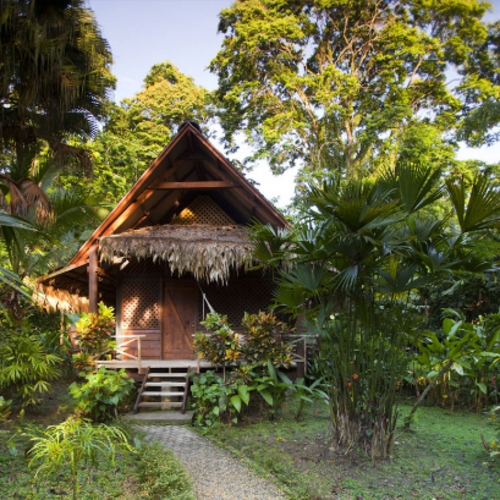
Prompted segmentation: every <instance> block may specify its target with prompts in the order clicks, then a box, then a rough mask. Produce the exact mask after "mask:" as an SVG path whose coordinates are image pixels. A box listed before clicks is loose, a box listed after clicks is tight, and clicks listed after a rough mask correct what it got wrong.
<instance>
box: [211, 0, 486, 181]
mask: <svg viewBox="0 0 500 500" xmlns="http://www.w3.org/2000/svg"><path fill="white" fill-rule="evenodd" d="M488 7H489V4H487V3H486V2H482V1H479V0H430V1H423V0H353V1H348V2H346V1H345V0H246V1H243V0H239V1H236V2H235V4H234V5H233V6H232V7H230V8H228V9H225V10H223V11H222V12H221V14H220V24H219V31H220V32H222V33H224V34H225V39H224V42H223V47H222V49H221V51H220V52H219V54H218V55H217V56H216V58H215V59H214V60H213V61H212V63H211V66H210V67H211V70H212V71H213V72H214V73H216V74H217V75H218V77H219V88H218V90H217V96H218V98H219V102H220V106H221V118H222V123H223V126H224V129H225V132H226V136H225V137H226V141H227V143H228V144H230V145H232V144H234V137H235V134H236V133H237V132H241V131H242V132H244V133H245V134H246V137H247V139H248V140H249V142H250V143H252V144H253V145H254V146H255V148H256V149H255V154H254V155H253V158H254V159H255V158H259V157H266V158H268V159H269V161H270V163H271V167H272V168H273V170H274V171H275V172H281V171H282V170H283V169H285V168H287V167H289V166H292V165H294V164H295V163H296V162H300V163H302V164H303V165H306V167H308V168H309V169H310V170H313V171H314V170H319V169H327V170H335V169H337V170H342V171H346V172H347V173H348V174H354V173H356V172H360V171H362V170H363V168H366V166H367V164H368V163H369V160H370V159H373V158H374V157H376V156H377V155H380V154H381V153H383V152H384V151H385V152H387V151H389V154H388V156H387V161H388V162H389V163H391V164H394V162H395V159H396V156H397V147H398V145H399V144H400V142H401V139H402V136H404V134H405V130H406V129H407V126H408V125H409V124H412V123H414V122H416V121H420V122H422V123H424V124H428V125H429V126H431V127H434V128H435V129H436V130H440V131H443V130H444V129H447V128H450V127H454V126H455V125H456V122H457V112H458V111H459V110H460V109H461V106H462V102H461V100H460V99H459V98H458V94H457V93H456V92H455V91H454V90H452V89H450V88H449V86H448V85H447V78H446V72H447V71H448V70H449V69H450V68H451V67H455V68H458V69H459V70H460V69H462V68H463V67H464V65H465V64H466V63H467V62H468V60H469V58H470V55H471V51H472V49H473V48H475V47H476V46H477V45H478V43H481V42H483V41H484V40H485V39H486V37H487V28H486V26H485V25H484V24H483V23H482V22H481V19H482V17H483V15H484V13H485V12H486V11H487V9H488Z"/></svg>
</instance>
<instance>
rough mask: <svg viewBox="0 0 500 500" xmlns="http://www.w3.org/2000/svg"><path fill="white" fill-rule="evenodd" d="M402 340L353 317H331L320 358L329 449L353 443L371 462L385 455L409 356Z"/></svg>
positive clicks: (326, 327)
mask: <svg viewBox="0 0 500 500" xmlns="http://www.w3.org/2000/svg"><path fill="white" fill-rule="evenodd" d="M402 342H404V339H403V338H402V336H401V335H400V334H399V333H398V332H397V331H395V332H394V333H393V334H392V335H386V334H385V332H380V331H378V330H377V327H376V325H373V324H372V325H370V324H363V322H361V321H360V319H359V318H357V317H352V316H349V315H338V316H335V317H334V319H332V320H331V321H330V322H328V323H327V324H326V325H325V327H324V329H323V331H322V336H321V347H320V354H319V360H320V363H321V367H322V372H323V374H324V379H325V382H326V387H327V391H326V392H327V394H328V405H329V407H330V419H331V421H332V437H333V446H334V447H335V448H337V449H338V450H339V451H340V450H342V451H345V450H349V449H350V447H352V446H353V445H354V443H355V445H356V446H357V447H358V448H361V449H363V450H364V451H365V452H366V453H369V454H371V455H372V457H373V458H377V457H379V456H380V457H386V456H389V455H390V453H391V450H392V446H393V443H394V431H395V428H396V423H397V409H396V390H397V388H398V385H399V383H400V379H401V373H402V372H403V371H404V369H405V367H406V365H407V362H408V358H407V355H406V353H405V350H404V349H401V344H402Z"/></svg>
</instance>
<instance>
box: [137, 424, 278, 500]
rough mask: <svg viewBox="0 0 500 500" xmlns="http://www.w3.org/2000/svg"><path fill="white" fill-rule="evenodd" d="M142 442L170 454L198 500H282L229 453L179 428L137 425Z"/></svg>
mask: <svg viewBox="0 0 500 500" xmlns="http://www.w3.org/2000/svg"><path fill="white" fill-rule="evenodd" d="M137 428H138V429H140V430H141V431H142V432H144V433H145V434H146V437H145V439H146V441H149V442H152V441H159V442H160V443H161V444H162V445H163V446H165V448H168V449H169V450H172V451H173V452H174V453H175V455H176V456H177V458H178V459H179V461H180V462H181V463H182V465H184V467H185V468H186V470H187V471H188V472H189V473H190V474H191V476H192V478H193V490H194V494H195V498H197V499H198V500H285V498H286V497H285V496H284V495H283V493H281V491H280V490H279V489H278V487H277V486H276V485H274V484H273V483H271V482H270V481H268V480H266V479H263V478H261V477H259V476H257V475H256V474H255V473H254V472H253V471H251V470H250V469H249V468H248V467H246V466H245V464H244V463H243V462H242V461H240V460H239V459H238V458H236V457H235V456H234V455H232V454H231V453H230V452H229V451H227V450H225V449H223V448H220V447H219V446H217V445H216V444H215V443H212V442H211V441H210V440H208V439H207V438H204V437H203V436H200V435H199V434H198V433H196V432H195V431H193V430H191V429H189V428H187V427H185V426H179V425H167V426H157V425H147V426H145V425H137Z"/></svg>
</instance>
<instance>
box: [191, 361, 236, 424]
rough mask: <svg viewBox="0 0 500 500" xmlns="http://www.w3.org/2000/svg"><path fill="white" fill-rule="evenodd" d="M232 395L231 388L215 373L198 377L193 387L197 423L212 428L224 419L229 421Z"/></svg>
mask: <svg viewBox="0 0 500 500" xmlns="http://www.w3.org/2000/svg"><path fill="white" fill-rule="evenodd" d="M232 393H233V391H232V390H231V388H230V387H229V386H228V385H226V384H225V383H224V380H223V379H222V378H221V377H219V376H218V375H216V374H215V373H214V372H213V371H208V372H205V373H201V374H200V375H199V376H198V377H196V378H195V379H194V380H193V385H192V386H191V395H192V396H193V400H194V404H195V419H196V423H197V424H198V425H199V426H200V427H211V426H212V425H214V424H215V423H216V422H220V421H221V420H222V419H224V420H228V418H229V417H230V415H228V406H229V398H230V396H231V395H232Z"/></svg>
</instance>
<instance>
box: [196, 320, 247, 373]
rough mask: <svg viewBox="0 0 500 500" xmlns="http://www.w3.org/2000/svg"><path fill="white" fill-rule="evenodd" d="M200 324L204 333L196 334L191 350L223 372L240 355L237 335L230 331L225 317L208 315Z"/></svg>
mask: <svg viewBox="0 0 500 500" xmlns="http://www.w3.org/2000/svg"><path fill="white" fill-rule="evenodd" d="M201 324H202V325H203V326H204V327H205V330H206V333H205V332H196V334H195V338H194V343H193V348H194V351H195V353H197V354H198V355H199V356H200V357H203V358H205V359H206V360H207V361H210V362H211V363H212V364H213V365H215V366H217V367H220V368H222V369H223V370H224V372H225V369H226V365H227V364H230V363H234V362H235V361H236V360H237V359H238V357H239V355H240V343H239V339H238V334H237V333H236V332H235V331H234V330H232V329H231V326H230V325H229V324H228V322H227V315H223V314H217V313H209V314H207V317H206V319H205V321H202V322H201Z"/></svg>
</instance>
